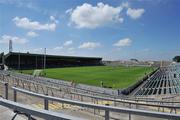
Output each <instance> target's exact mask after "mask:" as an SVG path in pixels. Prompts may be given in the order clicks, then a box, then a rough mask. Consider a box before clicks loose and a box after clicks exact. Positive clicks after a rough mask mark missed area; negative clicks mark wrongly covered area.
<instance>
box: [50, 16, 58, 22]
mask: <svg viewBox="0 0 180 120" xmlns="http://www.w3.org/2000/svg"><path fill="white" fill-rule="evenodd" d="M49 18H50V20H51V21H52V22H55V23H59V21H58V20H57V19H56V18H55V17H54V16H50V17H49Z"/></svg>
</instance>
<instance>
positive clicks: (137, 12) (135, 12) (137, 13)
mask: <svg viewBox="0 0 180 120" xmlns="http://www.w3.org/2000/svg"><path fill="white" fill-rule="evenodd" d="M144 12H145V10H144V9H142V8H139V9H132V8H128V10H127V12H126V14H127V15H128V16H129V17H131V18H132V19H138V18H140V17H141V16H142V14H143V13H144Z"/></svg>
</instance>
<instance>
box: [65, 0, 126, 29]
mask: <svg viewBox="0 0 180 120" xmlns="http://www.w3.org/2000/svg"><path fill="white" fill-rule="evenodd" d="M122 9H123V7H121V6H118V7H113V6H110V5H108V4H103V3H97V6H92V5H91V4H88V3H84V4H83V5H81V6H77V7H76V8H75V9H73V10H71V11H70V9H69V11H68V10H67V13H70V20H71V22H70V23H72V24H74V25H75V26H76V27H77V28H91V29H93V28H96V27H99V26H102V25H106V24H109V23H116V22H119V23H122V22H123V18H122V17H121V16H120V13H121V11H122Z"/></svg>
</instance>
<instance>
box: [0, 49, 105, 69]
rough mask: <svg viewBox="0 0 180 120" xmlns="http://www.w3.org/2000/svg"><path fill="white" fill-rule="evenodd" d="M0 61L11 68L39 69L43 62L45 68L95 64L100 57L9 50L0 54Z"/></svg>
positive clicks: (100, 62) (99, 61) (42, 66)
mask: <svg viewBox="0 0 180 120" xmlns="http://www.w3.org/2000/svg"><path fill="white" fill-rule="evenodd" d="M0 62H1V63H2V64H5V65H6V66H8V68H11V69H40V68H44V64H45V66H46V68H60V67H72V66H74V67H75V66H97V65H102V58H98V57H78V56H58V55H44V54H32V53H18V52H9V53H8V54H6V55H4V54H1V55H0Z"/></svg>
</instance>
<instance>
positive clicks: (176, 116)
mask: <svg viewBox="0 0 180 120" xmlns="http://www.w3.org/2000/svg"><path fill="white" fill-rule="evenodd" d="M12 89H14V90H15V91H17V92H21V93H24V94H28V95H32V96H35V97H39V98H42V99H46V100H51V101H56V102H61V103H67V104H71V105H77V106H81V107H88V108H94V109H101V110H105V111H107V110H108V111H112V112H120V113H127V114H135V115H141V116H149V117H158V118H164V119H180V115H179V114H173V113H163V112H154V111H147V110H138V109H130V108H120V107H113V106H105V105H97V104H92V103H86V102H80V101H74V100H69V99H64V98H57V97H52V96H47V95H43V94H39V93H34V92H31V91H28V90H24V89H20V88H16V87H12Z"/></svg>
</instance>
